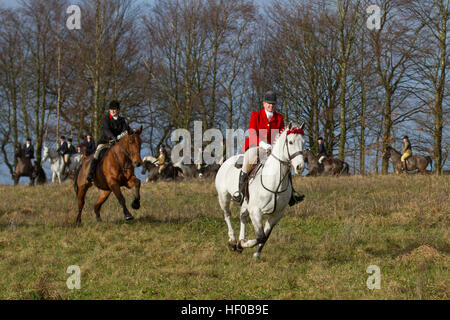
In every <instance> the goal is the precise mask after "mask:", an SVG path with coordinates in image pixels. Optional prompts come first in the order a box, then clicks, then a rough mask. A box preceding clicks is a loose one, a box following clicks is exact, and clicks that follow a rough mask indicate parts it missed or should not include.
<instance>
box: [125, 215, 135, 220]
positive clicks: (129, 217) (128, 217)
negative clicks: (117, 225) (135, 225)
mask: <svg viewBox="0 0 450 320" xmlns="http://www.w3.org/2000/svg"><path fill="white" fill-rule="evenodd" d="M133 219H134V217H133V216H132V215H131V214H127V215H125V220H127V221H130V220H133Z"/></svg>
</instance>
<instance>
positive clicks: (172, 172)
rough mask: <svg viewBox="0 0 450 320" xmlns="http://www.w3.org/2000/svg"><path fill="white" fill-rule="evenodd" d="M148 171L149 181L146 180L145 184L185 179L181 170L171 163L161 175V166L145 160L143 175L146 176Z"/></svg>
mask: <svg viewBox="0 0 450 320" xmlns="http://www.w3.org/2000/svg"><path fill="white" fill-rule="evenodd" d="M146 158H147V157H146ZM144 159H145V158H144ZM147 171H148V176H147V179H146V180H145V182H156V181H158V180H159V179H161V180H177V179H179V178H183V171H182V170H181V169H180V168H178V167H175V166H174V165H173V164H171V163H169V164H167V165H166V166H165V167H164V168H163V170H162V171H161V173H159V166H157V165H156V164H155V163H154V162H152V161H149V160H145V161H143V162H142V171H141V174H145V173H146V172H147Z"/></svg>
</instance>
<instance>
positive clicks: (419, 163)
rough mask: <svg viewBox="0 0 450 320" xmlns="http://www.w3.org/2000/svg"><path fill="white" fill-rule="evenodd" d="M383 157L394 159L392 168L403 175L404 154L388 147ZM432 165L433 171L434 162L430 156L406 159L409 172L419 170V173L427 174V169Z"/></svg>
mask: <svg viewBox="0 0 450 320" xmlns="http://www.w3.org/2000/svg"><path fill="white" fill-rule="evenodd" d="M381 156H382V157H387V158H388V159H389V158H391V159H392V166H393V167H394V170H395V172H396V173H397V174H400V173H402V161H401V157H402V154H401V153H400V152H398V151H397V150H395V149H394V148H392V147H391V146H388V147H386V152H383V153H382V154H381ZM428 164H429V165H430V167H431V169H433V160H432V159H431V157H430V156H424V155H420V154H418V155H416V154H414V155H412V156H411V157H409V158H407V159H406V169H407V171H414V170H419V172H422V173H424V172H426V168H427V167H428Z"/></svg>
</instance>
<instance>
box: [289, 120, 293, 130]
mask: <svg viewBox="0 0 450 320" xmlns="http://www.w3.org/2000/svg"><path fill="white" fill-rule="evenodd" d="M291 129H292V122H289V124H288V130H291Z"/></svg>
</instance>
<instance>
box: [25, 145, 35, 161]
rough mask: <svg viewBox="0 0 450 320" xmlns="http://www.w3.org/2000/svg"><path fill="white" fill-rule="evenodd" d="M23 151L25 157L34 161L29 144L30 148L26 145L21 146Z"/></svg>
mask: <svg viewBox="0 0 450 320" xmlns="http://www.w3.org/2000/svg"><path fill="white" fill-rule="evenodd" d="M23 151H24V153H25V157H27V158H30V159H34V147H33V145H31V144H30V146H29V147H28V148H27V145H26V144H24V145H23Z"/></svg>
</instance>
